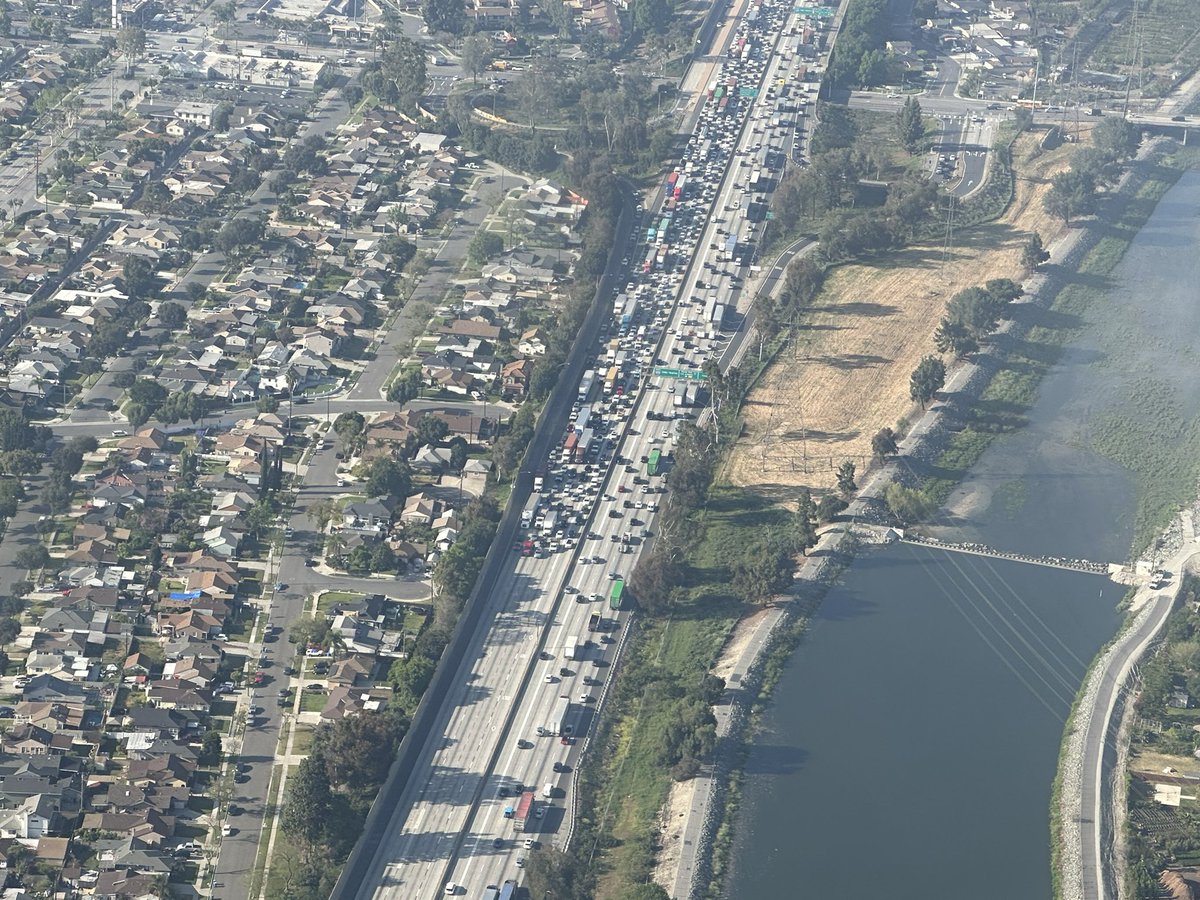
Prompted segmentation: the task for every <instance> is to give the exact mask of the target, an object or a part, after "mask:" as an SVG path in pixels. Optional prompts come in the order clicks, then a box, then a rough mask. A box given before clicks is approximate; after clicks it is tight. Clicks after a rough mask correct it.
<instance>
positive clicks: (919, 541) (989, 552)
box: [852, 523, 1125, 577]
mask: <svg viewBox="0 0 1200 900" xmlns="http://www.w3.org/2000/svg"><path fill="white" fill-rule="evenodd" d="M852 530H853V531H854V532H856V533H857V534H859V535H860V536H861V537H865V538H866V539H867V540H870V541H872V542H875V543H883V544H888V543H894V542H899V543H901V544H914V545H917V546H920V547H934V548H936V549H938V550H948V551H950V552H952V553H966V554H969V555H971V556H987V557H991V558H992V559H1003V560H1008V561H1010V562H1019V563H1025V564H1026V565H1030V566H1043V567H1045V568H1047V569H1067V570H1069V571H1072V572H1086V573H1088V574H1089V575H1108V576H1109V577H1116V576H1118V575H1120V574H1121V573H1122V572H1124V571H1125V566H1124V565H1122V564H1121V563H1107V562H1094V561H1093V560H1090V559H1068V558H1066V557H1062V556H1032V555H1030V554H1027V553H1010V552H1008V551H1006V550H997V549H996V548H995V547H989V546H987V545H986V544H975V543H956V542H953V541H940V540H938V539H937V538H931V537H924V536H922V535H917V534H905V532H904V529H902V528H888V527H886V526H882V525H866V524H863V523H856V524H855V525H854V526H853V528H852Z"/></svg>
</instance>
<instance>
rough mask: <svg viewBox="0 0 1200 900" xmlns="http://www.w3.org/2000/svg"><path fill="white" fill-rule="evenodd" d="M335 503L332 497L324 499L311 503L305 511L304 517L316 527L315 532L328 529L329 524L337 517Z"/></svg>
mask: <svg viewBox="0 0 1200 900" xmlns="http://www.w3.org/2000/svg"><path fill="white" fill-rule="evenodd" d="M337 511H338V509H337V503H336V502H335V501H334V499H333V498H332V497H324V498H322V499H320V500H315V501H313V503H312V504H310V505H309V507H308V509H307V510H305V512H304V515H305V517H306V518H307V519H308V520H309V521H310V522H312V523H313V524H314V525H316V526H317V531H324V530H325V529H326V528H328V527H329V523H330V522H332V521H333V518H334V516H336V515H337Z"/></svg>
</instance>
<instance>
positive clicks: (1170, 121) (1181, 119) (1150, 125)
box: [1125, 113, 1200, 144]
mask: <svg viewBox="0 0 1200 900" xmlns="http://www.w3.org/2000/svg"><path fill="white" fill-rule="evenodd" d="M1125 121H1127V122H1128V123H1129V124H1130V125H1136V126H1138V127H1139V128H1144V129H1146V130H1147V131H1166V132H1182V133H1183V142H1184V143H1185V144H1186V143H1187V142H1188V135H1189V134H1190V133H1191V132H1193V131H1200V116H1155V115H1146V114H1144V113H1127V114H1126V116H1125Z"/></svg>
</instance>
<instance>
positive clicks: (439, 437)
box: [414, 413, 450, 447]
mask: <svg viewBox="0 0 1200 900" xmlns="http://www.w3.org/2000/svg"><path fill="white" fill-rule="evenodd" d="M449 433H450V426H449V425H447V424H446V420H445V419H442V418H440V417H438V416H431V415H429V414H428V413H426V414H424V415H422V416H419V417H418V418H417V425H416V428H415V429H414V434H415V435H416V443H417V446H418V447H424V446H426V445H429V446H433V445H435V444H440V443H441V442H442V441H444V440H445V439H446V435H448V434H449Z"/></svg>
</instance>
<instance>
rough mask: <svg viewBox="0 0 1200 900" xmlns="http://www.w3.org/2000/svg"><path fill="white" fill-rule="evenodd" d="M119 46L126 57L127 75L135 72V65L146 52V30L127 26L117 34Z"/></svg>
mask: <svg viewBox="0 0 1200 900" xmlns="http://www.w3.org/2000/svg"><path fill="white" fill-rule="evenodd" d="M117 46H118V47H119V48H120V50H121V53H123V54H124V55H125V74H126V75H129V73H130V72H132V71H133V64H134V63H135V62H136V61H137V60H139V59H140V58H141V56H142V54H143V53H144V52H145V51H146V30H145V29H144V28H137V27H136V26H126V27H125V28H122V29H121V30H120V31H119V32H117Z"/></svg>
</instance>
